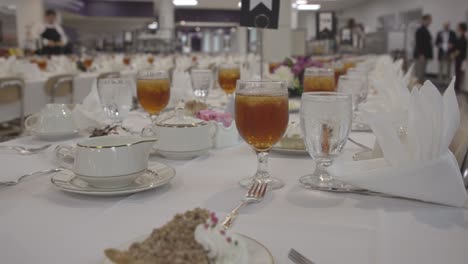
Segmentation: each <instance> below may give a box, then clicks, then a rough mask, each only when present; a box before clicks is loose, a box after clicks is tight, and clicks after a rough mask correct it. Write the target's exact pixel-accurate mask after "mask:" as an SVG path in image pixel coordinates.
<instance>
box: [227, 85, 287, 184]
mask: <svg viewBox="0 0 468 264" xmlns="http://www.w3.org/2000/svg"><path fill="white" fill-rule="evenodd" d="M235 119H236V126H237V130H238V131H239V134H240V135H241V137H242V138H243V139H244V140H245V142H247V144H249V145H250V146H251V147H252V148H253V149H254V150H255V151H256V153H257V159H258V167H257V172H256V173H255V175H254V176H253V177H251V178H247V179H243V180H241V181H240V185H241V186H243V187H246V188H249V187H250V186H251V185H252V183H253V182H255V181H258V182H266V183H268V188H269V189H279V188H281V187H283V186H284V183H283V182H282V181H281V180H279V179H277V178H272V177H271V176H270V173H269V172H268V153H269V151H270V149H271V148H272V146H273V145H274V144H276V143H277V142H278V141H279V140H280V139H281V137H282V136H283V134H284V133H285V131H286V129H287V127H288V121H289V106H288V88H287V85H286V83H285V82H281V81H267V80H262V81H238V82H237V91H236V98H235Z"/></svg>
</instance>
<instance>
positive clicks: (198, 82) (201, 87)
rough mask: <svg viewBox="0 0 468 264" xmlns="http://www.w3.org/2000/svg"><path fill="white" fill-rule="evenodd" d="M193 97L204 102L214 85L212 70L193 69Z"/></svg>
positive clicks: (191, 75)
mask: <svg viewBox="0 0 468 264" xmlns="http://www.w3.org/2000/svg"><path fill="white" fill-rule="evenodd" d="M190 77H191V80H192V90H193V95H195V97H196V98H197V99H199V100H202V101H203V102H205V101H206V97H207V96H208V93H209V92H210V89H211V86H212V85H213V71H212V70H210V69H192V70H191V71H190Z"/></svg>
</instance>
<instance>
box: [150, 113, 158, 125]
mask: <svg viewBox="0 0 468 264" xmlns="http://www.w3.org/2000/svg"><path fill="white" fill-rule="evenodd" d="M158 116H159V115H158V114H150V119H151V125H152V126H153V128H154V127H155V126H156V122H157V121H158Z"/></svg>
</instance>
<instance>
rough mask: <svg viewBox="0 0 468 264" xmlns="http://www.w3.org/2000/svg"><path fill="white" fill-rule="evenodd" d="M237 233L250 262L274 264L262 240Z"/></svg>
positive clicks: (107, 262)
mask: <svg viewBox="0 0 468 264" xmlns="http://www.w3.org/2000/svg"><path fill="white" fill-rule="evenodd" d="M237 235H238V236H239V238H240V239H242V242H244V243H245V245H246V247H247V254H248V259H249V263H262V264H274V263H275V260H274V258H273V255H272V254H271V252H270V251H269V250H268V249H267V248H266V247H265V246H264V245H262V244H261V243H260V242H258V241H257V240H255V239H252V238H250V237H248V236H244V235H241V234H237ZM147 237H148V235H145V236H141V237H139V238H137V239H134V240H133V241H130V242H129V243H126V244H124V245H121V246H119V247H118V249H120V250H127V249H128V248H129V247H130V245H132V244H133V243H134V242H141V241H143V240H145V239H146V238H147ZM102 263H103V264H112V262H111V261H110V260H109V259H107V258H106V259H104V261H103V262H102Z"/></svg>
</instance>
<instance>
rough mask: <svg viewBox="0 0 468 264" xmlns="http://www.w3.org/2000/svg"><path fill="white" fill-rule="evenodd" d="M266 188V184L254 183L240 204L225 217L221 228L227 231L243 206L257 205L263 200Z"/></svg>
mask: <svg viewBox="0 0 468 264" xmlns="http://www.w3.org/2000/svg"><path fill="white" fill-rule="evenodd" d="M267 187H268V183H260V182H257V181H256V182H254V183H253V184H252V186H251V187H250V189H249V191H248V192H247V194H246V195H245V196H244V198H242V200H241V202H240V203H239V205H238V206H237V207H236V208H234V210H232V211H231V213H229V214H228V215H227V216H226V219H224V221H223V227H224V229H228V228H230V227H231V226H232V224H233V223H234V220H235V219H236V217H237V215H238V214H239V210H240V209H241V208H242V207H244V206H245V205H248V204H251V203H258V202H260V201H262V200H263V197H265V193H266V190H267Z"/></svg>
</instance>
